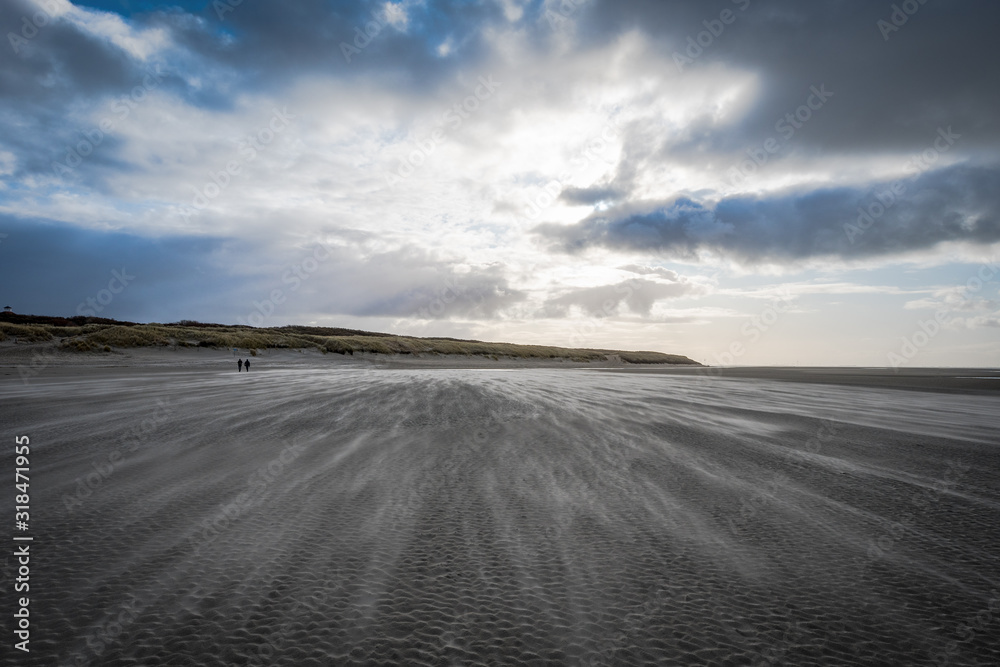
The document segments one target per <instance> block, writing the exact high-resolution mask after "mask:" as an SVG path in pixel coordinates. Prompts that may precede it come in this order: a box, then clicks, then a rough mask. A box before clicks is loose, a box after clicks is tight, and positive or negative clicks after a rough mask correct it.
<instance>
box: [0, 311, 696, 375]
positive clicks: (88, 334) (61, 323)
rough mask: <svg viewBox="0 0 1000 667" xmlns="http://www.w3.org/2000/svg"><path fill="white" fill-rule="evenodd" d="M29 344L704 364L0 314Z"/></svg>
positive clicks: (344, 333)
mask: <svg viewBox="0 0 1000 667" xmlns="http://www.w3.org/2000/svg"><path fill="white" fill-rule="evenodd" d="M11 337H12V338H15V339H16V340H18V341H23V342H43V341H48V340H52V339H58V340H59V342H60V344H61V346H62V347H63V348H64V349H66V350H70V351H78V352H93V351H104V352H108V351H111V350H113V349H116V348H117V349H124V348H136V347H167V346H170V347H208V348H222V349H227V348H239V349H244V350H248V351H250V352H251V353H256V351H257V350H264V349H268V348H277V349H280V348H286V349H310V348H314V349H317V350H320V351H322V352H324V353H336V354H352V355H353V354H354V353H368V354H404V355H411V354H412V355H417V354H419V355H465V356H481V357H484V358H490V359H495V360H497V359H500V358H507V359H563V360H571V361H581V362H593V361H606V360H609V359H620V360H621V361H623V362H626V363H642V364H687V365H697V362H694V361H692V360H690V359H688V358H687V357H684V356H680V355H676V354H664V353H662V352H622V351H616V350H601V349H585V348H564V347H552V346H546V345H516V344H513V343H487V342H482V341H476V340H458V339H454V338H414V337H410V336H397V335H393V334H385V333H376V332H367V331H357V330H353V329H340V328H330V327H304V326H286V327H272V328H266V329H264V328H255V327H249V326H239V325H234V326H230V325H222V324H207V323H202V322H192V321H189V320H184V321H181V322H176V323H173V324H159V323H152V324H137V323H134V322H116V321H114V320H107V319H98V318H83V317H74V318H68V319H67V318H56V317H35V316H29V315H15V316H11V315H10V314H2V315H0V340H4V338H11Z"/></svg>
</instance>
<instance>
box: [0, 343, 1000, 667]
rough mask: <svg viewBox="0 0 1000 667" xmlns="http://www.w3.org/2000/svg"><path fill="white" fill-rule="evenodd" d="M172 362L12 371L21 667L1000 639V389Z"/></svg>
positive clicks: (710, 651)
mask: <svg viewBox="0 0 1000 667" xmlns="http://www.w3.org/2000/svg"><path fill="white" fill-rule="evenodd" d="M150 358H151V359H153V361H151V362H149V364H147V365H141V364H138V365H137V363H135V361H134V359H133V361H132V362H131V363H132V365H131V366H125V367H117V368H113V367H107V368H99V367H96V366H95V365H97V364H109V363H111V362H112V361H113V360H114V358H113V356H110V355H109V356H108V357H107V358H106V359H104V360H101V361H99V362H98V361H92V363H91V364H90V366H80V367H66V366H62V365H58V364H55V363H53V365H52V366H50V367H45V368H43V369H41V370H40V371H39V372H38V373H37V374H35V375H33V376H32V377H30V378H29V380H28V381H27V382H23V381H22V380H21V378H20V377H19V374H18V372H17V370H16V368H14V367H12V366H8V367H6V368H0V423H2V425H3V436H4V438H5V440H6V441H7V442H8V443H10V444H12V442H11V441H12V440H13V438H14V436H15V435H29V436H30V438H31V503H32V509H31V525H32V528H31V531H30V534H31V535H33V536H34V542H33V543H32V547H31V549H32V575H31V577H32V578H31V591H30V597H31V623H32V636H31V644H30V646H31V653H30V654H25V655H18V656H16V658H17V659H18V662H17V663H16V664H39V665H76V664H94V665H158V664H176V665H187V664H204V665H234V664H236V665H241V664H262V665H270V664H274V665H303V666H308V665H348V664H359V665H360V664H386V665H389V664H401V665H402V664H413V665H453V664H454V665H497V664H537V665H542V664H557V665H560V664H565V665H581V664H582V665H604V664H608V665H639V664H706V665H748V664H749V665H758V664H788V665H837V664H841V665H848V664H850V665H855V664H873V665H875V664H878V665H888V664H905V665H930V664H950V665H987V664H997V663H998V662H1000V642H997V640H996V637H997V636H998V635H1000V540H998V538H1000V391H996V390H991V389H990V387H992V386H995V384H1000V381H990V380H984V381H982V386H979V385H977V386H976V387H971V388H970V387H964V386H962V387H958V388H957V389H956V387H954V386H951V385H949V384H948V382H947V379H948V378H951V377H958V376H965V375H967V373H966V372H957V373H956V372H951V373H950V374H949V372H948V371H940V372H933V373H928V377H930V376H934V377H939V380H940V378H944V380H940V381H939V382H938V384H937V385H936V384H935V382H934V381H933V379H928V380H925V381H924V386H922V387H921V386H916V387H910V388H918V389H923V390H922V391H907V390H904V389H898V388H887V387H884V386H877V385H879V384H885V383H884V382H881V381H879V380H878V378H882V377H888V376H894V377H899V376H897V375H894V374H892V373H888V374H887V373H886V372H885V371H882V372H881V374H879V372H875V371H872V372H870V373H871V375H872V377H874V378H876V379H875V380H870V381H869V382H868V384H869V385H876V386H863V385H865V381H864V380H863V379H862V380H855V381H853V382H852V383H849V384H838V383H837V382H835V381H834V382H824V381H823V378H822V377H820V378H819V379H816V378H812V379H811V381H809V382H802V381H799V380H801V379H803V378H802V376H796V375H795V373H794V372H792V371H787V372H786V373H785V375H784V376H781V378H780V379H766V378H764V377H762V376H764V375H766V372H764V371H761V372H758V373H757V376H758V377H756V378H753V377H713V376H712V375H709V374H705V373H702V374H696V373H694V372H689V373H679V374H676V373H671V372H649V373H647V372H641V373H636V372H620V371H616V370H586V369H578V368H541V369H530V368H508V369H503V368H490V367H487V368H485V369H472V368H452V369H448V368H433V367H427V368H423V367H413V368H390V367H386V368H377V367H375V366H374V365H373V364H371V363H369V362H367V361H360V360H353V361H348V360H345V361H343V362H341V361H339V360H338V362H337V363H323V364H320V363H319V362H316V361H315V360H310V361H309V363H305V362H303V363H300V364H294V363H291V362H290V361H289V359H291V357H287V358H286V357H280V358H281V360H282V363H281V364H280V367H277V366H278V364H277V363H275V361H274V360H275V359H278V358H279V357H275V358H274V359H272V360H269V359H268V358H261V359H254V360H253V364H254V365H253V369H252V371H251V373H250V374H237V373H236V371H235V363H233V364H230V363H229V362H228V360H225V359H223V360H219V361H218V362H215V361H213V363H211V364H206V365H204V367H199V366H197V365H195V364H194V363H193V362H192V363H187V362H189V361H190V360H191V359H195V360H198V359H201V357H197V356H187V357H178V358H177V359H181V360H187V361H185V362H184V363H181V362H180V361H178V362H177V363H171V364H166V365H165V364H162V363H158V362H156V361H155V359H156V358H159V357H155V355H154V357H150ZM109 359H110V361H108V360H109ZM213 359H215V358H214V357H213ZM223 361H225V364H223ZM417 363H418V364H419V363H420V362H419V361H418V362H417ZM383 365H385V364H383ZM389 365H391V364H389ZM810 372H811V373H814V374H817V375H820V376H822V375H823V371H820V370H813V371H810ZM977 373H979V375H980V376H982V377H992V376H994V375H997V374H996V373H990V372H985V371H977ZM730 374H733V373H732V372H730ZM743 374H744V375H746V373H743ZM735 375H740V373H739V372H735ZM751 375H752V373H751ZM778 375H780V373H779V374H778ZM827 375H836V372H835V371H829V372H827ZM904 375H905V374H904ZM968 375H972V374H971V373H969V374H968ZM796 377H798V380H797V379H796ZM806 379H808V378H806ZM827 379H829V378H827ZM992 383H995V384H992ZM890 384H891V383H890ZM916 384H917V385H920V383H919V382H917V383H916ZM997 389H998V390H1000V387H997ZM945 390H947V391H958V390H961V391H963V392H965V393H945ZM3 451H4V465H5V468H4V470H6V471H10V470H12V469H13V467H14V462H13V456H12V454H13V447H12V446H7V447H5V448H4V450H3ZM8 488H9V487H8ZM5 497H9V496H5ZM12 562H13V559H12V558H11V557H9V556H8V557H7V560H6V567H5V570H4V576H5V579H6V580H5V582H4V588H5V590H9V587H10V585H11V583H10V577H11V576H14V572H13V571H12V569H11V565H12ZM6 599H9V596H6ZM8 606H9V604H8ZM5 613H7V612H5ZM9 618H10V616H9V615H8V619H9ZM5 641H7V642H8V643H10V642H11V640H10V639H9V638H8V639H7V640H5ZM8 646H9V644H8ZM4 652H5V653H6V654H8V655H11V654H12V653H13V651H10V650H8V647H5V648H4Z"/></svg>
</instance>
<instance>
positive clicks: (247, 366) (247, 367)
mask: <svg viewBox="0 0 1000 667" xmlns="http://www.w3.org/2000/svg"><path fill="white" fill-rule="evenodd" d="M243 365H244V366H245V367H246V369H247V373H249V372H250V360H249V359H247V360H246V361H244V362H243Z"/></svg>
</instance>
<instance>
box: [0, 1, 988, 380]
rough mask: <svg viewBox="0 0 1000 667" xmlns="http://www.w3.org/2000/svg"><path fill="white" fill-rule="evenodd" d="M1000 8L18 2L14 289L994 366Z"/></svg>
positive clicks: (4, 100)
mask: <svg viewBox="0 0 1000 667" xmlns="http://www.w3.org/2000/svg"><path fill="white" fill-rule="evenodd" d="M997 25H1000V5H998V4H997V3H995V2H989V1H986V0H980V1H973V0H947V1H946V0H905V1H903V2H897V3H888V2H886V3H883V2H872V1H871V0H826V1H817V2H801V1H799V0H771V1H766V0H714V1H705V0H699V1H694V0H614V1H613V2H612V1H604V0H558V1H557V0H442V1H440V2H437V1H434V0H399V1H397V2H386V1H384V0H379V1H367V0H359V1H356V2H333V1H326V2H324V1H319V0H299V1H296V2H289V3H279V2H265V1H264V0H242V1H240V0H215V1H213V2H205V1H204V0H202V1H197V2H191V1H185V2H150V1H140V0H120V1H115V0H107V1H103V2H77V3H71V2H68V1H67V0H4V2H3V3H0V29H2V31H3V33H4V40H3V41H4V43H3V44H0V301H3V303H2V304H0V306H2V305H10V306H11V307H12V308H13V309H14V311H15V312H22V313H34V314H45V315H64V316H70V315H77V314H81V315H92V316H94V315H96V316H101V317H112V318H116V319H123V320H131V321H138V322H174V321H178V320H182V319H189V320H199V321H205V322H220V323H233V324H235V323H245V324H250V325H253V326H282V325H285V324H314V325H320V326H324V325H325V326H341V327H349V328H355V329H364V330H370V331H388V332H393V333H400V334H406V335H416V336H450V337H456V338H474V339H478V340H489V341H507V342H515V343H533V344H549V345H560V346H571V347H590V348H614V349H631V350H657V351H661V352H668V353H676V354H684V355H687V356H689V357H691V358H693V359H696V360H698V361H700V362H703V363H708V364H712V365H794V364H799V365H858V366H878V367H884V366H892V367H896V368H901V367H921V366H965V367H1000V152H998V148H1000V113H998V111H1000V86H998V85H997V83H996V73H997V72H998V71H1000V47H998V46H997V41H996V38H995V34H994V33H995V28H996V26H997Z"/></svg>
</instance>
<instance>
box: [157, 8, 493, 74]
mask: <svg viewBox="0 0 1000 667" xmlns="http://www.w3.org/2000/svg"><path fill="white" fill-rule="evenodd" d="M385 4H386V3H385V2H368V1H363V0H362V1H353V2H345V1H337V2H331V1H329V0H300V1H299V2H295V3H276V2H266V1H265V0H260V1H256V2H255V1H253V0H245V1H244V2H242V3H240V4H239V5H237V6H235V7H231V10H230V9H229V8H228V5H227V4H226V3H225V1H224V0H223V2H222V4H221V5H217V4H214V3H207V4H206V6H205V9H204V10H203V11H201V12H199V13H197V14H196V15H195V16H196V18H197V19H198V20H195V21H193V20H191V17H190V16H189V15H188V14H186V13H181V12H176V11H171V12H161V13H158V14H152V15H150V16H148V17H145V18H144V20H145V21H147V22H148V23H149V24H150V25H162V26H166V27H169V28H170V30H171V31H172V32H173V34H174V37H175V39H177V40H178V42H180V43H181V44H183V45H184V46H186V47H187V48H189V49H191V50H192V51H193V52H195V53H197V54H199V55H200V56H201V57H202V58H204V59H205V60H206V61H208V62H212V63H215V64H217V65H218V66H221V67H225V68H229V69H232V70H233V71H239V72H240V76H241V77H242V78H243V79H244V85H251V86H253V87H255V88H258V89H259V88H262V87H281V86H284V85H286V84H287V83H288V82H289V81H290V76H289V75H290V73H291V72H294V74H295V76H301V75H304V74H320V75H323V76H332V77H344V78H358V77H367V76H373V75H374V76H377V77H378V78H379V79H380V80H382V81H391V82H393V84H394V85H397V86H400V87H401V88H403V89H409V90H410V91H411V92H415V91H417V90H420V89H424V90H426V89H427V88H428V87H433V86H434V84H435V82H437V81H439V80H440V79H441V78H442V77H443V76H444V75H446V74H448V73H451V72H454V71H455V70H456V69H457V68H459V67H467V66H469V65H470V64H471V63H473V62H475V61H476V60H478V59H480V58H483V57H485V56H486V53H487V52H486V50H485V49H484V44H483V42H482V41H481V39H480V38H481V32H482V31H483V29H484V28H485V27H486V26H488V25H490V24H492V23H493V22H494V21H497V20H499V19H498V17H499V8H498V7H497V5H496V4H495V3H492V2H488V3H470V2H463V1H461V0H445V1H442V2H426V3H410V2H405V1H403V2H397V3H394V4H397V5H402V6H403V7H404V9H405V11H406V17H407V21H406V24H405V26H394V25H392V24H391V23H389V22H387V21H386V20H385V18H384V17H385V14H384V7H385ZM220 6H221V7H223V9H222V10H219V9H217V7H220ZM366 30H367V32H368V34H366ZM449 38H450V39H451V42H452V44H453V47H454V51H453V53H452V55H451V56H450V57H448V58H442V57H439V56H438V55H437V53H436V49H437V47H438V46H439V45H440V44H441V43H442V42H444V41H445V40H446V39H449Z"/></svg>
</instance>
